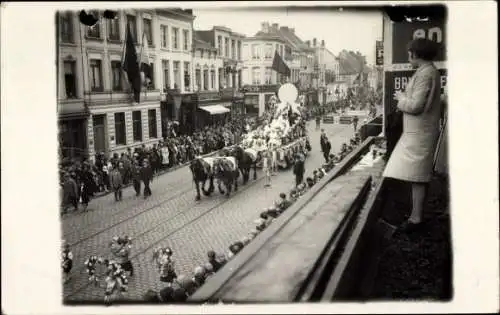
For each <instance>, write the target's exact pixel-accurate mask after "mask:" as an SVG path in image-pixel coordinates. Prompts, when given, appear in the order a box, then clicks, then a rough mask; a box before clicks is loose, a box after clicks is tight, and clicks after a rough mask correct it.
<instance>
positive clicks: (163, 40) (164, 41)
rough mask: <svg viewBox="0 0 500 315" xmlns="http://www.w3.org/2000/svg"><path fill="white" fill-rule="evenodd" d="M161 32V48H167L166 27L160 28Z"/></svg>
mask: <svg viewBox="0 0 500 315" xmlns="http://www.w3.org/2000/svg"><path fill="white" fill-rule="evenodd" d="M160 31H161V48H167V46H168V27H167V26H166V25H162V26H160Z"/></svg>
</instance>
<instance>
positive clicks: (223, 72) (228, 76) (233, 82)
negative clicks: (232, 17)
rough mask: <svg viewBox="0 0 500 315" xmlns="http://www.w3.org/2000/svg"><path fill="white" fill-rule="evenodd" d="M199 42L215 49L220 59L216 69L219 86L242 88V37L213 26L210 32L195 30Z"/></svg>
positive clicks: (223, 27) (227, 29)
mask: <svg viewBox="0 0 500 315" xmlns="http://www.w3.org/2000/svg"><path fill="white" fill-rule="evenodd" d="M196 36H197V38H198V39H199V40H201V41H204V42H206V43H209V44H210V45H211V46H212V47H215V48H216V49H217V56H218V57H219V58H220V59H222V67H220V68H218V72H217V75H218V78H219V86H220V87H221V88H222V89H225V88H239V87H241V86H242V84H241V83H242V82H241V72H242V66H243V64H242V45H243V40H244V38H245V36H244V35H242V34H239V33H236V32H233V31H232V30H231V29H229V28H227V27H225V26H214V27H213V28H212V29H211V30H196Z"/></svg>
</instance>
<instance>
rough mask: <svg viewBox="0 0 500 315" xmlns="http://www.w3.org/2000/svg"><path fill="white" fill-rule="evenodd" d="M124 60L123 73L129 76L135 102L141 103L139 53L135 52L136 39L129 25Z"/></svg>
mask: <svg viewBox="0 0 500 315" xmlns="http://www.w3.org/2000/svg"><path fill="white" fill-rule="evenodd" d="M124 51H125V53H124V55H125V56H124V58H123V61H122V68H123V71H124V72H125V73H126V74H127V77H128V81H129V82H130V87H131V89H132V91H133V93H134V101H136V102H137V103H139V99H140V93H141V74H140V72H139V64H138V63H137V52H136V51H135V44H134V39H133V38H132V34H131V32H130V28H129V26H128V25H127V38H126V40H125V46H124Z"/></svg>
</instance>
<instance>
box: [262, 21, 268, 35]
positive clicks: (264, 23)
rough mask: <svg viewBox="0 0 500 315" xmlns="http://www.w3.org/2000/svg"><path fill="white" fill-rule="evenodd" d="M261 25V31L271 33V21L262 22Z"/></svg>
mask: <svg viewBox="0 0 500 315" xmlns="http://www.w3.org/2000/svg"><path fill="white" fill-rule="evenodd" d="M260 26H261V28H262V29H261V31H262V32H264V33H269V23H268V22H262V23H260Z"/></svg>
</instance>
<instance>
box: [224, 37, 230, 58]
mask: <svg viewBox="0 0 500 315" xmlns="http://www.w3.org/2000/svg"><path fill="white" fill-rule="evenodd" d="M224 57H229V38H227V37H226V38H224Z"/></svg>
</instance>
